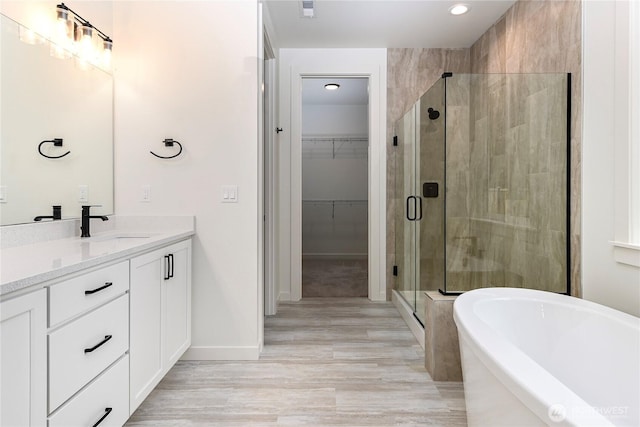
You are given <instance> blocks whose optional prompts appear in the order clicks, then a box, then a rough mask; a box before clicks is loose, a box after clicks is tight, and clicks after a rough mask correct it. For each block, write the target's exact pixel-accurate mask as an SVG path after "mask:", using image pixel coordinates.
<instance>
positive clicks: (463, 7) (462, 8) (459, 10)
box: [449, 3, 470, 16]
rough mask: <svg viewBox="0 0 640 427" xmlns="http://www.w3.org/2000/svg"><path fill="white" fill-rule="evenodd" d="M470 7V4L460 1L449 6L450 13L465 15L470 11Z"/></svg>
mask: <svg viewBox="0 0 640 427" xmlns="http://www.w3.org/2000/svg"><path fill="white" fill-rule="evenodd" d="M469 9H470V7H469V5H467V4H462V3H458V4H455V5H453V6H451V7H450V8H449V13H450V14H452V15H455V16H458V15H464V14H465V13H467V12H469Z"/></svg>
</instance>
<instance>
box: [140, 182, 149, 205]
mask: <svg viewBox="0 0 640 427" xmlns="http://www.w3.org/2000/svg"><path fill="white" fill-rule="evenodd" d="M140 201H141V202H143V203H149V202H151V186H150V185H143V186H142V188H141V190H140Z"/></svg>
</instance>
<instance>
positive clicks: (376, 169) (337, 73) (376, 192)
mask: <svg viewBox="0 0 640 427" xmlns="http://www.w3.org/2000/svg"><path fill="white" fill-rule="evenodd" d="M300 51H305V52H304V53H303V52H300V53H302V56H304V57H305V58H304V59H303V60H302V61H301V62H306V64H304V65H302V64H300V61H298V64H292V65H291V68H289V70H287V71H289V73H288V74H289V78H290V82H289V88H288V89H289V96H290V97H289V99H288V100H287V101H288V102H290V106H291V107H290V116H289V121H290V126H291V132H290V134H289V137H290V141H289V143H290V170H289V180H290V181H289V190H290V191H289V196H290V200H289V202H290V203H289V214H290V221H289V224H290V228H289V230H288V231H289V233H290V234H289V238H290V240H289V244H290V262H291V263H290V268H289V273H290V274H289V279H290V282H289V283H290V288H289V290H290V293H289V295H288V298H287V299H290V300H291V301H299V300H300V299H301V298H302V147H301V139H302V79H303V78H314V77H315V78H326V77H345V78H348V77H359V78H367V79H369V167H368V169H369V176H368V181H369V195H368V196H369V197H368V208H367V209H368V216H369V221H368V222H369V224H368V297H369V299H370V300H372V301H386V300H387V286H386V282H387V280H386V261H387V260H386V258H387V254H386V252H387V248H386V180H387V177H386V144H385V141H386V50H385V51H384V56H383V58H382V60H381V58H380V56H381V55H379V52H375V49H326V50H324V49H323V50H319V49H304V50H300ZM299 59H302V58H299ZM281 94H282V92H281ZM281 100H284V98H282V97H281ZM281 105H282V104H281ZM282 182H285V183H286V180H284V181H281V183H282ZM281 188H282V187H281ZM282 296H283V295H282V292H281V299H284V298H282Z"/></svg>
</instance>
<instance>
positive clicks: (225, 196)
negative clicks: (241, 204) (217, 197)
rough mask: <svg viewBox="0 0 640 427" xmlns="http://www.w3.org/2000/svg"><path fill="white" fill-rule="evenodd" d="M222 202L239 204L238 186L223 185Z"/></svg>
mask: <svg viewBox="0 0 640 427" xmlns="http://www.w3.org/2000/svg"><path fill="white" fill-rule="evenodd" d="M221 201H222V203H238V186H237V185H223V186H222V199H221Z"/></svg>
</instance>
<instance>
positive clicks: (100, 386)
mask: <svg viewBox="0 0 640 427" xmlns="http://www.w3.org/2000/svg"><path fill="white" fill-rule="evenodd" d="M103 417H104V418H103ZM128 418H129V356H128V355H126V356H125V357H123V358H122V359H120V360H119V361H118V363H116V364H115V365H113V366H112V367H110V368H109V369H108V370H107V371H106V372H104V373H103V374H102V375H100V376H99V377H98V378H96V380H95V381H94V382H92V383H91V384H89V386H87V388H85V389H84V390H82V391H81V392H80V393H79V394H78V395H77V396H75V397H74V398H73V399H71V400H70V401H69V402H67V403H66V404H65V405H64V406H62V407H61V408H60V409H59V410H58V411H57V412H56V413H55V415H52V416H51V417H49V427H70V426H88V427H90V426H93V425H96V423H97V422H98V421H100V419H102V421H101V422H100V423H99V424H98V425H99V426H100V427H112V426H113V427H121V426H122V425H124V423H125V422H126V421H127V419H128Z"/></svg>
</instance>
